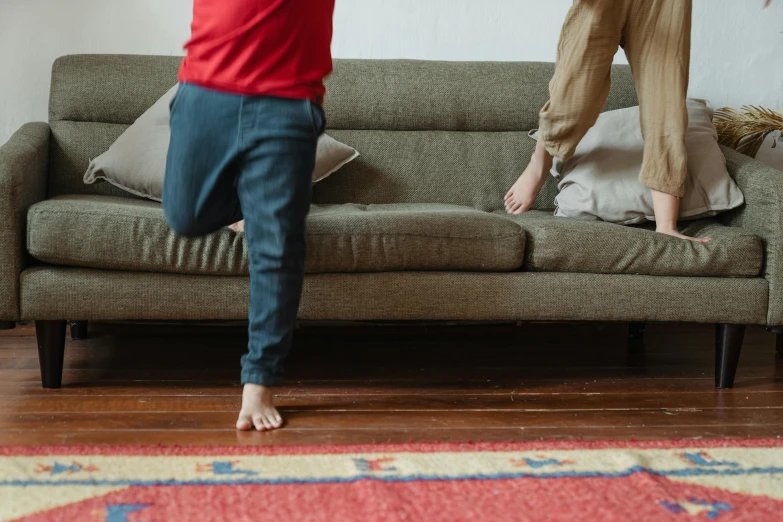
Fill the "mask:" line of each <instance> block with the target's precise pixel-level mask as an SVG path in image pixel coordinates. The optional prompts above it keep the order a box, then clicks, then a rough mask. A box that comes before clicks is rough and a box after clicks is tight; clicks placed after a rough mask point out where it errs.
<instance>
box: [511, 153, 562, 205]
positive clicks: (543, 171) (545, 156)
mask: <svg viewBox="0 0 783 522" xmlns="http://www.w3.org/2000/svg"><path fill="white" fill-rule="evenodd" d="M550 170H552V156H551V155H550V154H549V152H547V150H546V148H545V147H544V145H543V144H542V143H541V142H540V141H539V142H538V145H536V152H535V153H534V154H533V157H532V158H530V164H529V165H528V166H527V168H526V169H525V172H523V173H522V175H521V176H520V177H519V179H518V180H517V182H516V183H514V186H513V187H511V190H509V191H508V193H507V194H506V197H505V202H504V203H505V206H506V212H508V213H509V214H522V213H523V212H527V211H528V210H530V209H531V208H533V204H534V203H535V202H536V196H538V193H539V192H541V187H543V186H544V183H545V182H546V177H547V176H548V175H549V171H550Z"/></svg>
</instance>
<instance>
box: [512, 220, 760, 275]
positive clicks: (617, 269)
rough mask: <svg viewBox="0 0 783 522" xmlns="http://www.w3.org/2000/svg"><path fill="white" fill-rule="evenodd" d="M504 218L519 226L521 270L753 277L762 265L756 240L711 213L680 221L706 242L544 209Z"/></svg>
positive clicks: (688, 230)
mask: <svg viewBox="0 0 783 522" xmlns="http://www.w3.org/2000/svg"><path fill="white" fill-rule="evenodd" d="M498 214H499V215H500V214H501V213H498ZM503 215H505V214H503ZM506 218H507V219H509V220H512V221H514V222H515V223H517V224H519V225H520V226H521V227H522V228H523V229H524V231H525V234H526V236H527V241H526V248H525V261H524V264H523V270H528V271H539V272H579V273H591V274H638V275H654V276H696V277H757V276H758V275H759V274H760V273H761V268H762V264H763V253H762V244H761V239H759V238H758V237H757V236H755V235H753V234H751V233H750V232H748V231H746V230H744V229H741V228H733V227H727V226H723V225H721V224H720V223H719V222H718V221H717V220H715V219H713V218H707V219H700V220H697V221H690V222H686V223H684V224H683V225H682V226H683V227H684V228H682V229H681V230H682V232H683V233H685V234H687V235H689V236H693V237H711V238H712V241H711V242H709V243H706V244H701V243H695V242H692V241H684V240H681V239H675V238H673V237H669V236H665V235H663V234H658V233H656V232H655V231H654V224H647V225H644V226H640V227H628V226H621V225H615V224H612V223H606V222H602V221H585V220H578V219H571V218H563V217H555V216H553V215H552V213H551V212H544V211H531V212H528V213H526V214H523V215H519V216H507V215H506Z"/></svg>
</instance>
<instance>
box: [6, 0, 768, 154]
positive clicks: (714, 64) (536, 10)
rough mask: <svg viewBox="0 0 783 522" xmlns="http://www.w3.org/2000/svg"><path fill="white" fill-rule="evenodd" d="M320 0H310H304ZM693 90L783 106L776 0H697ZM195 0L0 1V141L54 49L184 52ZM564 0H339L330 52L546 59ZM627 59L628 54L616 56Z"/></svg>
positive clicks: (34, 107) (35, 95)
mask: <svg viewBox="0 0 783 522" xmlns="http://www.w3.org/2000/svg"><path fill="white" fill-rule="evenodd" d="M312 1H317V0H312ZM694 1H695V8H694V9H695V12H694V34H693V60H692V75H691V77H692V81H691V94H692V95H693V96H698V97H704V98H707V99H709V100H711V101H712V102H713V104H715V105H716V106H724V105H732V106H740V105H743V104H758V105H765V106H768V107H772V108H777V109H781V108H783V0H773V2H774V4H775V5H773V7H771V8H769V9H767V10H766V11H763V10H762V9H761V4H762V0H694ZM191 2H192V0H131V1H128V0H0V143H4V142H5V140H7V139H8V138H9V137H10V135H11V134H12V133H13V131H14V130H16V129H17V128H18V127H19V126H20V125H21V124H22V123H24V122H27V121H33V120H41V121H45V120H46V114H47V100H48V90H49V85H48V81H49V71H50V68H51V65H52V62H53V60H54V59H55V58H56V57H57V56H60V55H63V54H71V53H140V54H180V53H181V48H182V44H183V43H184V41H185V40H186V39H187V37H188V34H189V23H190V10H191ZM570 4H571V1H570V0H337V11H336V14H335V38H334V45H333V50H334V55H335V56H336V57H345V58H421V59H443V60H543V61H553V60H554V58H555V48H556V43H557V37H558V33H559V29H560V24H561V23H562V20H563V17H564V16H565V13H566V11H567V10H568V7H569V6H570ZM618 61H620V62H624V57H622V56H621V55H620V56H618Z"/></svg>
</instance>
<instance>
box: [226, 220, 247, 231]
mask: <svg viewBox="0 0 783 522" xmlns="http://www.w3.org/2000/svg"><path fill="white" fill-rule="evenodd" d="M228 228H230V229H231V230H233V231H234V232H244V231H245V220H244V219H243V220H242V221H240V222H238V223H234V224H233V225H229V227H228Z"/></svg>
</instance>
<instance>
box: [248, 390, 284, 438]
mask: <svg viewBox="0 0 783 522" xmlns="http://www.w3.org/2000/svg"><path fill="white" fill-rule="evenodd" d="M282 425H283V418H282V417H281V416H280V413H278V411H277V408H275V406H274V404H272V389H271V388H267V387H266V386H259V385H258V384H245V389H244V390H243V391H242V410H241V411H240V412H239V419H238V420H237V429H238V430H242V431H249V430H252V429H253V428H255V429H257V430H258V431H266V430H274V429H277V428H279V427H281V426H282Z"/></svg>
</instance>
